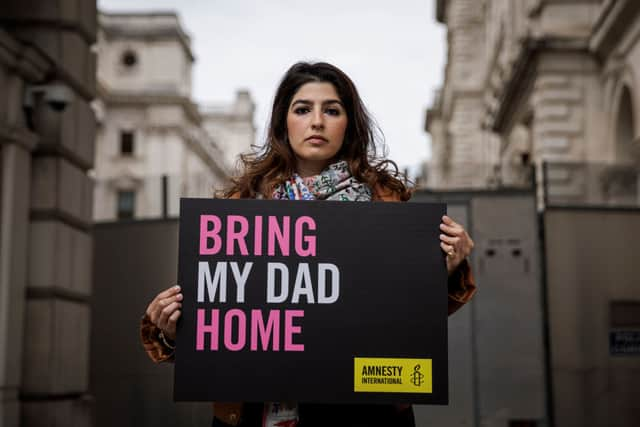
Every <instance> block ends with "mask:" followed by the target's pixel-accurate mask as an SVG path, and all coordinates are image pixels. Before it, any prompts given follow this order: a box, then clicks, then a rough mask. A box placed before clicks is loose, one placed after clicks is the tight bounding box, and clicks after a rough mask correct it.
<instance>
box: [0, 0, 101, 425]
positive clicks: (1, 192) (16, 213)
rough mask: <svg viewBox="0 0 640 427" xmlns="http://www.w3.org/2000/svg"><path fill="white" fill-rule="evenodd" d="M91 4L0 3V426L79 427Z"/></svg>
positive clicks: (85, 411) (90, 144) (83, 392)
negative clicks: (0, 96) (0, 95)
mask: <svg viewBox="0 0 640 427" xmlns="http://www.w3.org/2000/svg"><path fill="white" fill-rule="evenodd" d="M95 38H96V4H95V1H91V0H89V1H82V2H78V1H71V0H69V1H66V0H51V1H18V0H4V1H2V2H1V3H0V93H1V94H2V100H1V101H0V425H1V426H3V427H16V426H45V425H46V426H78V427H80V426H89V425H91V401H92V399H91V396H90V395H89V392H88V390H89V384H88V383H89V331H90V328H89V322H90V305H89V300H90V297H91V289H92V286H91V280H92V277H91V275H92V272H91V265H92V248H93V244H92V233H91V224H92V218H91V205H92V197H91V196H92V184H91V179H90V177H89V175H88V171H89V170H90V169H91V168H92V167H93V159H94V156H93V154H94V135H95V118H94V113H93V110H92V109H91V106H90V102H91V100H92V99H93V98H94V97H95V55H94V54H93V52H92V50H91V46H92V45H93V44H94V42H95Z"/></svg>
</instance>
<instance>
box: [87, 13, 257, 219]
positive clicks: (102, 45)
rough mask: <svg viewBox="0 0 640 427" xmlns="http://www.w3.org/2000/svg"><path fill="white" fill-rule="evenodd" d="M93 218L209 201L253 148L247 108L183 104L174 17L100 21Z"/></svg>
mask: <svg viewBox="0 0 640 427" xmlns="http://www.w3.org/2000/svg"><path fill="white" fill-rule="evenodd" d="M97 54H98V91H99V93H98V95H99V100H98V101H97V102H96V103H95V108H96V111H97V116H98V130H97V136H96V162H95V169H94V177H95V180H96V190H95V197H94V200H95V203H94V218H95V220H96V221H110V220H117V219H130V218H157V217H166V216H176V215H177V214H178V212H179V197H181V196H185V197H189V196H190V197H210V196H211V195H212V194H213V192H214V189H216V188H220V187H222V186H224V184H225V183H226V180H227V179H228V176H229V174H230V173H231V172H232V171H233V167H234V162H235V158H236V157H237V155H238V154H239V153H242V152H247V151H249V150H250V149H251V145H252V144H253V142H254V137H255V129H254V126H253V112H254V104H253V101H252V100H251V96H250V95H249V93H248V92H247V91H238V92H237V97H236V100H235V101H234V102H233V103H232V104H230V105H223V106H218V107H217V108H213V109H212V108H209V107H207V108H205V109H203V111H201V108H200V107H199V106H198V105H197V104H196V103H195V102H193V100H192V98H191V71H192V66H193V64H194V60H195V59H194V55H193V52H192V51H191V40H190V38H189V36H188V35H187V34H186V32H185V31H184V29H183V28H182V26H181V25H180V22H179V19H178V16H177V15H176V14H175V13H173V12H149V13H101V14H100V15H99V31H98V44H97Z"/></svg>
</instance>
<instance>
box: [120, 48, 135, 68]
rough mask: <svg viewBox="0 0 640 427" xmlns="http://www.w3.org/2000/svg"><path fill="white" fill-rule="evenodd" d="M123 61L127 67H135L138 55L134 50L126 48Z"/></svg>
mask: <svg viewBox="0 0 640 427" xmlns="http://www.w3.org/2000/svg"><path fill="white" fill-rule="evenodd" d="M120 60H121V61H122V65H124V66H125V67H127V68H132V67H135V65H136V64H137V63H138V55H137V54H136V53H135V52H134V51H132V50H126V51H125V52H124V53H123V54H122V57H121V59H120Z"/></svg>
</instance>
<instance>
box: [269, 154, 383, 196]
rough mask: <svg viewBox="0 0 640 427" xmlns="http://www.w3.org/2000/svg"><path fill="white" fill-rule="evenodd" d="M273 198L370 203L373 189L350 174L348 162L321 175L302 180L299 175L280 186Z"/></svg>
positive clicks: (338, 163) (338, 164) (332, 166)
mask: <svg viewBox="0 0 640 427" xmlns="http://www.w3.org/2000/svg"><path fill="white" fill-rule="evenodd" d="M272 197H273V198H274V199H276V200H339V201H342V202H368V201H370V200H371V189H370V188H369V187H368V186H367V185H366V184H362V183H360V182H358V181H356V179H355V178H354V177H352V176H351V172H349V165H348V164H347V162H346V161H344V160H340V161H338V162H336V163H333V164H331V165H329V166H328V167H327V168H326V169H324V170H323V171H322V172H320V174H319V175H314V176H310V177H308V178H302V177H301V176H300V175H298V174H297V173H294V174H293V176H292V177H291V178H290V179H288V180H286V181H285V182H284V183H282V184H278V185H277V186H276V188H275V189H274V191H273V195H272Z"/></svg>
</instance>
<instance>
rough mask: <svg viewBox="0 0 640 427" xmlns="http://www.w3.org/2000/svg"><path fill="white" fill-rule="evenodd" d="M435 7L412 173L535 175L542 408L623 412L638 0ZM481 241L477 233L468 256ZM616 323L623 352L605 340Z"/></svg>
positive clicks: (636, 321)
mask: <svg viewBox="0 0 640 427" xmlns="http://www.w3.org/2000/svg"><path fill="white" fill-rule="evenodd" d="M436 15H437V19H438V20H439V21H440V22H442V23H444V24H445V25H446V26H447V34H448V35H447V39H448V57H447V65H446V70H445V81H444V84H443V87H442V88H441V90H440V91H439V94H438V96H437V97H436V99H435V102H434V104H433V106H432V107H431V108H430V109H429V110H428V112H427V116H426V122H425V127H426V129H427V130H428V131H429V132H430V133H431V136H432V141H433V158H432V160H431V162H430V163H429V164H428V165H427V166H426V171H425V177H426V182H424V181H423V184H424V185H426V186H427V187H429V188H433V189H437V190H459V189H461V188H470V189H500V188H505V187H508V188H510V187H521V186H530V184H531V183H532V177H533V176H535V177H536V180H537V182H536V184H537V185H536V186H535V188H536V190H537V192H538V202H537V206H538V209H539V210H540V211H541V215H540V216H539V219H540V224H542V225H543V230H541V232H540V235H544V239H545V242H543V248H544V249H543V260H542V265H543V267H544V272H543V274H544V275H545V279H544V280H545V284H544V285H543V287H542V289H541V290H540V292H541V294H543V295H544V298H543V300H544V304H545V306H544V310H545V311H546V314H545V329H546V333H545V334H546V335H545V340H546V344H545V346H546V351H547V354H546V361H545V364H546V369H547V381H548V383H549V384H548V385H547V386H548V390H547V393H546V394H547V402H546V405H545V406H546V411H547V413H548V415H549V419H550V420H551V422H552V423H553V425H556V426H563V427H565V426H635V425H637V423H638V419H640V418H639V417H640V405H639V404H638V402H640V399H639V396H640V388H639V387H638V381H639V379H638V378H639V377H638V374H637V373H638V372H639V368H640V359H639V358H638V354H640V351H639V350H638V349H639V347H638V344H637V343H638V340H640V338H639V337H640V287H639V286H638V279H637V276H636V275H635V274H634V273H630V272H631V271H633V269H634V268H635V264H634V260H631V258H632V257H629V256H626V254H628V253H633V252H632V251H633V249H628V248H631V247H634V245H635V243H633V242H635V241H637V237H636V236H637V233H636V235H634V234H633V233H634V232H635V231H636V230H637V228H636V225H637V223H638V218H639V217H638V209H637V208H638V207H639V206H640V2H638V1H633V0H573V1H568V0H479V1H476V0H439V1H437V4H436ZM533 170H535V175H532V174H531V172H532V171H533ZM593 207H597V208H598V209H592V208H593ZM563 209H564V211H563ZM596 213H597V214H599V215H601V218H600V217H598V219H597V220H592V219H589V220H588V221H584V218H585V217H589V216H592V217H597V215H596ZM511 214H512V215H514V217H516V216H515V215H516V213H511ZM560 214H562V215H565V218H564V219H563V221H558V219H557V218H558V216H560ZM634 221H635V222H634ZM630 223H634V224H636V225H633V226H631V225H629V224H630ZM623 224H624V227H623V226H622V225H623ZM625 227H626V228H625ZM603 230H616V231H615V233H613V232H612V233H602V231H603ZM622 230H625V231H622ZM485 231H486V230H485ZM500 231H501V230H500V229H499V228H496V229H495V230H493V232H494V233H496V234H497V233H499V232H500ZM611 235H616V236H617V238H616V239H613V240H614V241H613V242H612V241H611V240H612V239H611V238H610V236H611ZM505 241H506V239H505ZM490 242H491V241H490V240H487V241H482V240H481V239H478V242H477V243H478V251H477V252H476V254H475V255H474V257H475V259H476V260H479V259H483V258H485V253H483V252H482V248H485V247H486V246H487V244H488V243H490ZM618 242H620V243H621V244H620V245H618ZM612 248H616V249H612ZM621 254H625V255H623V256H621ZM476 265H478V261H476V264H474V266H476ZM500 268H503V266H502V265H501V266H500ZM623 272H624V274H622V273H623ZM520 284H521V282H520V277H519V276H518V278H517V279H514V280H513V283H512V285H513V286H518V285H520ZM484 285H485V287H491V286H493V284H492V283H485V284H484ZM481 286H482V285H481ZM481 289H482V288H481ZM479 298H483V296H482V292H479ZM621 330H624V333H625V334H626V333H627V331H628V336H627V338H628V343H629V348H628V350H629V353H628V354H627V355H626V356H624V357H623V356H619V355H617V354H616V353H615V348H614V347H615V346H612V344H611V343H612V342H617V340H618V338H617V337H618V336H620V335H619V332H620V331H621ZM634 337H635V338H634ZM627 338H625V339H627ZM633 343H635V344H633ZM509 356H510V357H519V356H518V355H515V354H514V355H509ZM495 363H498V361H496V362H495ZM507 374H512V375H518V374H519V372H517V371H510V372H505V375H507ZM491 397H493V396H491ZM477 398H478V397H477ZM480 423H481V424H483V425H496V426H498V425H506V424H501V423H500V422H495V423H494V422H491V420H488V419H483V420H480ZM534 425H535V424H534Z"/></svg>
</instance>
